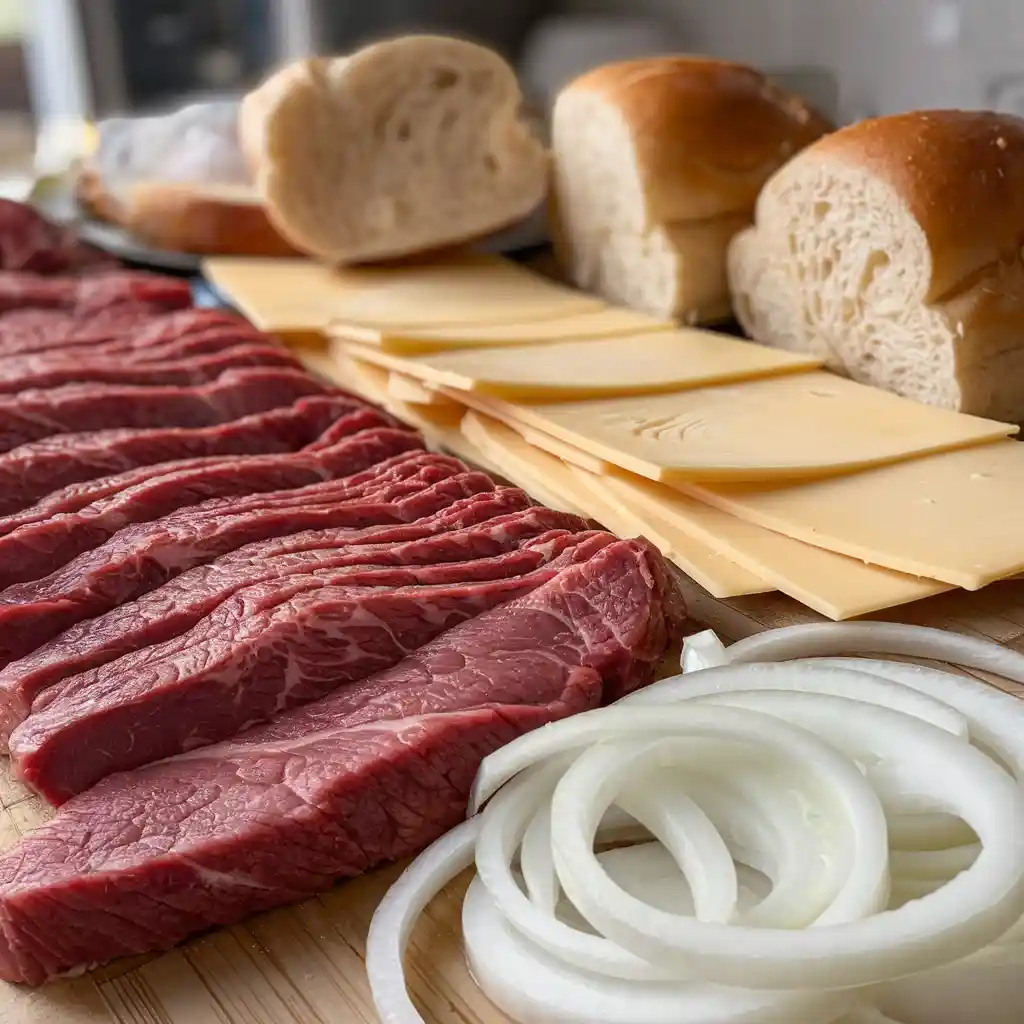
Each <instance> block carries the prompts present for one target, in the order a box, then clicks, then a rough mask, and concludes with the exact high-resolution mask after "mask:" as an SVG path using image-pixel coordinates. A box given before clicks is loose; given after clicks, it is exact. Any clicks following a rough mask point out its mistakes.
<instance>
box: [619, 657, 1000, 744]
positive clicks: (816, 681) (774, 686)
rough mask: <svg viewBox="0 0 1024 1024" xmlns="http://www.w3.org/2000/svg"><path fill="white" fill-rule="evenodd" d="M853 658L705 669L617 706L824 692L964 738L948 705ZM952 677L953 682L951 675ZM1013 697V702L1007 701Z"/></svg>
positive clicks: (670, 680)
mask: <svg viewBox="0 0 1024 1024" xmlns="http://www.w3.org/2000/svg"><path fill="white" fill-rule="evenodd" d="M855 662H856V660H855V659H852V658H851V659H849V663H847V662H846V661H845V660H844V662H843V664H842V665H841V666H836V665H831V664H823V663H822V662H820V661H817V660H807V661H796V662H784V663H781V664H779V663H765V664H757V663H754V664H743V665H737V666H732V665H731V664H729V665H724V666H722V667H720V668H719V667H716V668H709V669H705V670H704V671H701V672H699V673H696V674H684V675H678V676H670V677H669V678H667V679H662V680H660V681H659V682H657V683H653V684H652V685H651V686H647V687H645V688H644V689H642V690H637V691H636V692H635V693H631V694H630V695H629V696H628V697H623V698H622V699H621V700H620V701H619V702H618V704H617V706H619V707H621V706H623V705H640V704H663V703H671V702H672V701H673V700H681V699H685V698H689V697H693V696H699V695H701V694H713V693H724V692H726V691H728V692H734V691H736V690H785V691H787V692H799V693H822V694H831V695H833V696H836V697H847V698H849V699H851V700H855V701H861V702H863V703H867V704H877V705H879V706H880V707H887V708H891V709H892V710H893V711H902V712H903V713H904V714H907V715H912V716H914V717H915V718H919V719H921V721H923V722H929V723H930V724H932V725H934V726H937V727H938V728H939V729H942V730H944V731H945V732H948V733H951V734H952V735H954V736H958V737H960V738H961V739H967V736H968V726H967V722H966V721H965V719H964V716H963V715H962V714H960V713H959V712H958V711H956V710H954V709H953V708H951V707H950V706H949V705H948V704H945V703H943V702H942V701H941V700H938V699H936V698H935V697H932V696H930V695H929V693H928V692H927V690H926V689H925V688H924V687H921V688H918V687H915V686H911V685H908V684H907V683H905V682H903V681H900V680H892V679H889V680H886V679H881V678H880V677H879V676H878V675H877V674H873V673H871V672H870V671H869V670H868V669H867V668H865V669H863V670H861V669H860V668H859V666H858V667H855ZM951 678H954V679H955V678H956V677H955V676H953V677H951ZM1011 699H1014V698H1011Z"/></svg>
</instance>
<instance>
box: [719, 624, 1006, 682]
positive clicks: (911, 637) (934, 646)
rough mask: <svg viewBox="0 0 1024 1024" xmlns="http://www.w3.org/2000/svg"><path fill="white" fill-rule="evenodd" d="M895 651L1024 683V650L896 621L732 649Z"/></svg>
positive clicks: (797, 629)
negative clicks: (1013, 649)
mask: <svg viewBox="0 0 1024 1024" xmlns="http://www.w3.org/2000/svg"><path fill="white" fill-rule="evenodd" d="M858 653H862V654H896V655H901V656H906V657H910V658H926V659H928V660H930V661H946V662H949V663H950V664H952V665H963V666H964V667H965V668H976V669H979V670H981V671H982V672H991V673H992V674H993V675H997V676H1002V677H1003V678H1004V679H1011V680H1013V681H1014V682H1018V683H1024V654H1020V653H1018V652H1017V651H1011V650H1010V649H1009V648H1006V647H1002V646H1000V645H999V644H996V643H992V642H991V641H990V640H979V639H977V638H976V637H972V636H964V635H963V634H962V633H949V632H946V631H945V630H942V629H932V628H930V627H928V626H908V625H904V624H903V623H897V622H822V623H812V624H810V625H805V626H786V627H784V628H782V629H772V630H769V631H768V632H765V633H755V634H754V635H753V636H748V637H746V638H745V639H743V640H739V641H737V642H736V643H734V644H733V645H732V646H731V647H730V648H728V656H729V661H730V662H733V663H739V662H748V661H791V660H793V659H795V658H812V657H815V656H820V655H833V654H858Z"/></svg>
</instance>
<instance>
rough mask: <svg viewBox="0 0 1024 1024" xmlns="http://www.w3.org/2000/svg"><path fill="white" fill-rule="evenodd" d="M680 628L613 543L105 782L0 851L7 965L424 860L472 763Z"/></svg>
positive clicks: (105, 951)
mask: <svg viewBox="0 0 1024 1024" xmlns="http://www.w3.org/2000/svg"><path fill="white" fill-rule="evenodd" d="M681 621H682V608H681V602H680V599H679V596H678V593H677V592H676V590H675V588H674V587H673V585H672V584H671V583H670V582H669V577H668V575H667V572H666V568H665V566H664V563H663V562H662V560H661V559H660V558H659V557H658V556H657V555H655V554H653V553H652V552H651V551H650V549H649V548H648V547H647V546H646V545H644V544H642V543H640V542H635V541H618V542H616V543H613V544H610V545H608V546H607V547H605V548H603V549H602V550H601V551H599V552H598V553H597V554H596V555H595V556H594V557H593V558H592V559H590V561H588V562H585V563H583V564H581V565H576V566H573V567H571V568H567V569H566V570H564V571H563V572H561V573H559V574H558V575H557V576H556V577H555V578H554V579H552V580H550V581H549V582H548V583H547V584H545V585H544V586H542V587H540V588H538V589H537V590H535V591H534V592H533V593H532V594H530V595H528V596H526V597H523V598H520V599H518V600H516V601H513V602H511V603H510V604H507V605H504V606H502V607H500V608H498V609H495V610H493V611H491V612H488V613H486V614H484V615H481V616H479V617H477V618H475V619H472V620H470V621H469V622H466V623H464V624H462V625H460V626H456V627H455V628H454V629H452V630H450V631H449V632H447V633H444V634H442V635H441V636H440V637H438V638H437V639H435V640H434V641H432V642H431V643H430V644H428V645H427V646H425V647H423V648H421V649H420V650H418V651H416V652H415V653H413V654H411V655H410V656H409V657H407V658H405V659H404V660H403V661H402V662H400V663H399V664H398V665H396V666H394V667H393V668H391V669H388V670H386V671H384V672H381V673H378V674H377V675H374V676H371V677H369V678H368V679H366V680H364V681H363V682H361V683H357V684H354V685H352V686H348V687H344V688H342V689H341V690H337V691H335V692H334V694H332V695H331V696H328V697H326V698H323V699H321V700H319V701H316V702H314V703H312V704H308V705H305V706H304V707H301V708H298V709H295V710H293V711H291V712H288V713H286V714H284V715H282V716H281V717H279V718H278V719H276V720H275V721H274V722H271V723H269V724H267V725H264V726H260V727H257V728H255V729H252V730H250V731H249V732H247V733H245V734H243V735H242V736H239V737H236V738H235V739H234V740H231V741H228V742H225V743H221V744H219V745H217V746H214V747H207V748H204V749H201V750H197V751H194V752H192V753H190V754H185V755H182V756H179V757H176V758H172V759H170V760H167V761H162V762H159V763H157V764H153V765H150V766H148V767H146V768H142V769H138V770H136V771H133V772H127V773H124V774H120V775H114V776H110V777H109V778H107V779H106V780H104V781H103V782H101V783H100V784H99V785H97V786H96V787H94V788H93V789H91V790H89V791H87V792H86V793H84V794H83V795H81V796H79V797H76V798H75V799H73V800H72V801H70V802H69V803H67V804H66V805H65V806H64V807H63V808H62V809H61V810H60V811H59V812H58V813H57V815H56V816H55V817H54V818H53V819H52V820H51V821H49V822H47V823H46V824H45V825H43V826H42V827H41V828H39V829H38V830H37V831H35V832H33V833H31V834H30V835H28V836H27V837H26V838H25V839H23V840H22V841H21V842H20V843H19V844H18V846H16V847H15V848H14V849H12V850H9V851H8V852H7V853H6V854H5V855H4V856H3V857H2V858H0V922H2V930H0V976H2V977H4V978H7V979H9V980H12V981H21V982H27V983H30V984H40V983H42V982H43V981H45V980H46V979H48V978H52V977H54V976H56V975H58V974H60V973H62V972H65V971H67V970H69V969H71V968H76V967H84V966H88V965H93V964H96V963H100V962H104V961H107V960H111V959H114V958H116V957H120V956H126V955H129V954H134V953H141V952H147V951H151V950H158V949H168V948H170V947H171V946H173V945H175V944H176V943H178V942H180V941H181V940H182V939H184V938H186V937H187V936H189V935H192V934H194V933H196V932H199V931H202V930H204V929H206V928H209V927H211V926H214V925H225V924H231V923H234V922H236V921H239V920H241V919H242V918H244V917H246V916H248V915H249V914H253V913H256V912H258V911H262V910H267V909H269V908H271V907H275V906H281V905H282V904H287V903H291V902H294V901H296V900H300V899H303V898H304V897H307V896H310V895H312V894H314V893H316V892H319V891H322V890H324V889H326V888H328V887H329V886H330V885H331V884H332V883H333V882H334V881H335V880H336V879H338V878H343V877H347V876H351V875H356V874H359V873H360V872H364V871H366V870H368V869H370V868H372V867H374V866H375V865H378V864H381V863H383V862H385V861H390V860H396V859H398V858H401V857H405V856H408V855H410V854H413V853H416V852H417V851H419V850H420V849H422V848H423V847H424V846H426V845H427V844H428V843H430V842H432V841H433V840H434V839H436V838H437V837H438V836H439V835H441V834H442V833H443V832H444V831H445V830H447V829H449V828H451V827H453V826H454V825H456V824H457V823H458V822H459V820H460V819H461V818H462V817H463V815H464V814H465V811H466V801H467V799H468V794H469V790H470V787H471V784H472V781H473V778H474V776H475V774H476V770H477V767H478V765H479V763H480V760H481V759H482V758H483V757H484V756H486V755H487V754H489V753H491V752H492V751H493V750H495V749H496V748H498V747H500V746H502V745H503V744H505V743H507V742H508V741H509V740H511V739H513V738H514V737H515V736H517V735H519V734H520V733H523V732H526V731H528V730H530V729H533V728H536V727H537V726H540V725H544V724H545V723H547V722H550V721H553V720H555V719H558V718H561V717H563V716H565V715H569V714H573V713H575V712H578V711H585V710H587V709H589V708H593V707H595V706H597V705H598V704H600V703H602V702H603V701H604V700H606V699H612V698H615V697H618V696H619V695H621V694H622V693H623V692H626V691H629V690H631V689H633V688H634V687H636V686H638V685H642V684H644V683H646V682H647V681H648V680H649V679H650V677H651V674H652V671H653V667H654V665H655V664H656V662H657V661H658V659H659V658H660V657H661V656H662V654H663V653H664V651H665V650H666V648H667V645H668V644H669V642H670V641H671V640H672V639H673V638H674V637H675V635H676V634H677V633H678V632H679V630H680V628H681Z"/></svg>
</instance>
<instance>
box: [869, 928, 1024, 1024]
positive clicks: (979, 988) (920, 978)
mask: <svg viewBox="0 0 1024 1024" xmlns="http://www.w3.org/2000/svg"><path fill="white" fill-rule="evenodd" d="M876 998H877V999H878V1002H879V1005H880V1006H881V1008H882V1010H883V1011H884V1012H885V1013H888V1014H891V1015H892V1019H898V1020H899V1021H900V1022H902V1024H1019V1022H1020V1020H1021V1016H1022V1011H1021V1008H1022V1007H1024V950H1022V949H1021V948H1020V947H1010V948H1006V947H1002V946H992V947H989V948H988V949H986V950H983V951H982V952H980V953H976V954H975V955H974V956H972V957H968V958H967V959H966V960H963V961H961V962H959V963H956V964H949V965H947V966H945V967H941V968H938V969H937V970H934V971H925V972H924V973H922V974H918V975H915V976H914V977H911V978H903V979H901V980H900V981H897V982H894V983H892V984H890V985H887V986H886V987H885V988H884V989H883V990H882V991H881V992H880V993H878V995H877V997H876Z"/></svg>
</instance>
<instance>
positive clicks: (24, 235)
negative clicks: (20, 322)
mask: <svg viewBox="0 0 1024 1024" xmlns="http://www.w3.org/2000/svg"><path fill="white" fill-rule="evenodd" d="M116 265H117V261H116V260H114V259H113V258H112V257H111V256H108V255H107V254H106V253H104V252H100V250H98V249H94V248H92V246H89V245H85V244H84V243H82V242H80V241H79V239H78V236H77V235H76V234H75V231H74V229H73V228H70V227H65V226H63V225H61V224H54V223H52V222H51V221H48V220H47V219H46V218H45V217H44V216H43V215H42V214H41V213H39V211H38V210H36V209H35V208H34V207H32V206H29V205H27V204H26V203H18V202H15V201H14V200H13V199H0V270H24V271H29V272H31V273H33V274H67V273H74V272H75V271H83V270H89V269H95V268H98V267H110V266H116Z"/></svg>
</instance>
